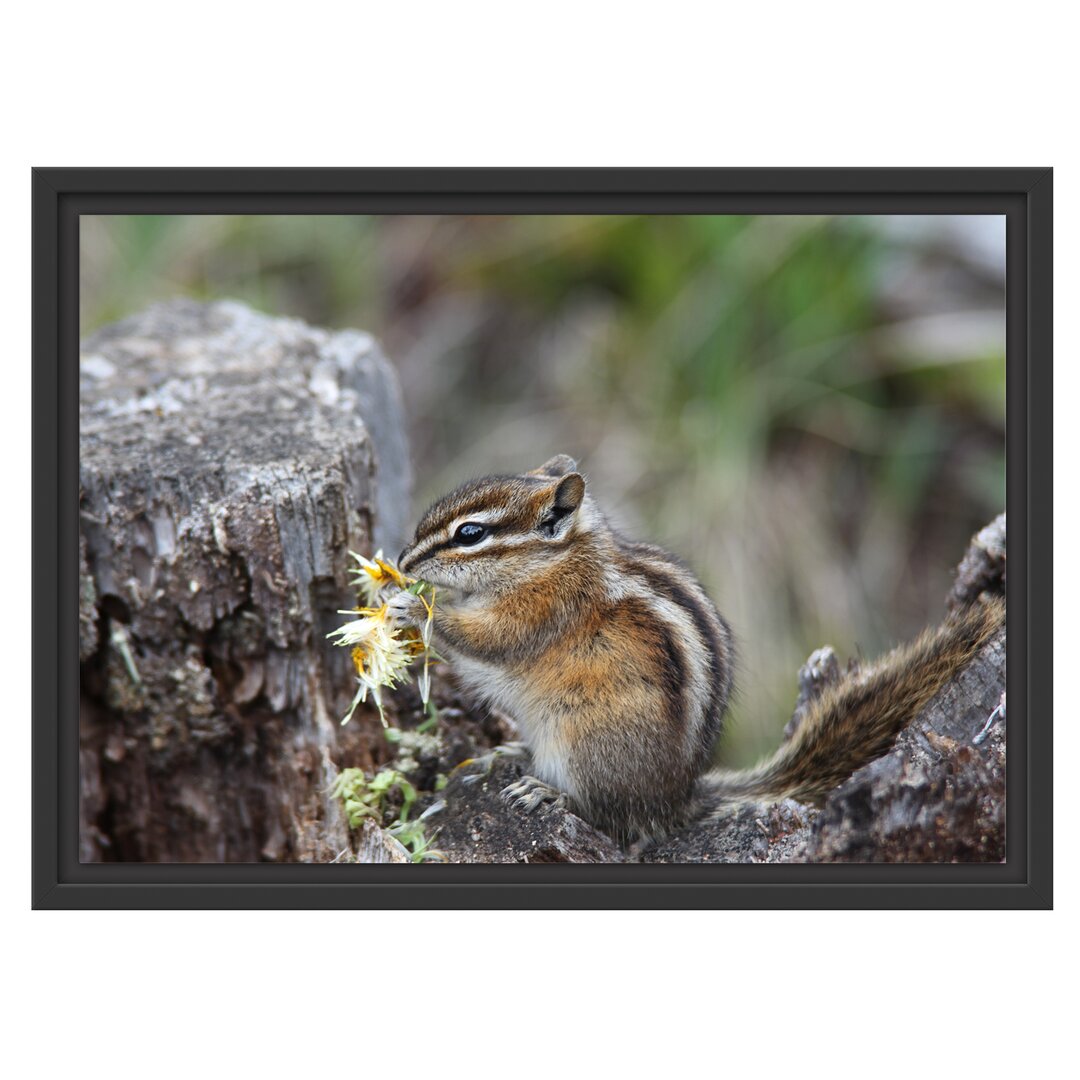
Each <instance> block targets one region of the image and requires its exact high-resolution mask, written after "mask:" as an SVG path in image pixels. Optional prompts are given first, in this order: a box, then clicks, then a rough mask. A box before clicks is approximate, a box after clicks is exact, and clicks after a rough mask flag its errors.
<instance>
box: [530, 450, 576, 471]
mask: <svg viewBox="0 0 1080 1080" xmlns="http://www.w3.org/2000/svg"><path fill="white" fill-rule="evenodd" d="M572 472H577V462H576V461H575V460H574V459H573V458H572V457H570V456H569V455H567V454H556V455H555V456H554V457H553V458H552V459H551V460H550V461H545V462H544V464H543V465H541V466H540V468H539V469H532V470H530V471H529V472H528V473H526V474H525V475H526V476H565V475H566V474H567V473H572Z"/></svg>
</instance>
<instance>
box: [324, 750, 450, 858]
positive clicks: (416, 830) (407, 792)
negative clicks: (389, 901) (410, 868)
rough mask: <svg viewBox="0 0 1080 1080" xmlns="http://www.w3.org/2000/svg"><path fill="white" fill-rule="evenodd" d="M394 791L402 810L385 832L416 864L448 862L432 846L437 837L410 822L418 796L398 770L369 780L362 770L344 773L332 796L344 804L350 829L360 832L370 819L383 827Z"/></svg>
mask: <svg viewBox="0 0 1080 1080" xmlns="http://www.w3.org/2000/svg"><path fill="white" fill-rule="evenodd" d="M395 788H396V789H397V790H398V791H399V792H400V793H401V798H402V803H401V809H400V810H399V811H398V814H397V817H396V818H395V819H394V821H393V822H392V823H391V824H390V825H389V826H388V827H387V830H386V831H387V832H388V833H389V834H390V835H391V836H392V837H393V838H394V839H395V840H397V841H398V843H400V844H401V845H402V846H403V847H405V849H406V850H407V851H408V852H409V854H410V856H411V857H412V861H413V862H414V863H419V862H445V861H446V857H445V856H444V855H443V853H442V852H441V851H437V850H435V849H434V848H433V847H432V846H431V844H432V841H433V840H434V837H433V836H432V837H428V836H427V835H426V833H425V830H424V823H423V821H422V820H420V819H417V820H416V821H409V812H410V811H411V810H412V807H413V804H414V803H415V802H416V798H417V792H416V788H415V787H413V785H412V784H411V783H410V782H409V779H408V778H407V777H406V776H405V774H404V773H402V772H400V771H399V770H398V769H382V770H381V771H380V772H377V773H376V774H375V775H374V776H373V777H372V778H371V779H370V780H369V779H368V778H367V775H366V774H365V773H364V770H363V769H342V771H341V772H340V773H339V774H338V777H337V779H336V780H335V781H334V786H333V788H332V789H331V792H330V793H331V795H332V796H333V797H334V798H336V799H341V800H342V802H343V803H344V804H345V816H346V817H347V818H348V821H349V827H350V828H353V829H357V828H359V827H360V825H361V824H362V823H363V820H364V818H368V817H369V818H372V819H373V820H374V821H375V824H376V825H378V826H380V827H382V823H383V816H384V813H385V804H386V802H387V798H388V796H389V795H390V793H391V792H392V791H393V790H394V789H395Z"/></svg>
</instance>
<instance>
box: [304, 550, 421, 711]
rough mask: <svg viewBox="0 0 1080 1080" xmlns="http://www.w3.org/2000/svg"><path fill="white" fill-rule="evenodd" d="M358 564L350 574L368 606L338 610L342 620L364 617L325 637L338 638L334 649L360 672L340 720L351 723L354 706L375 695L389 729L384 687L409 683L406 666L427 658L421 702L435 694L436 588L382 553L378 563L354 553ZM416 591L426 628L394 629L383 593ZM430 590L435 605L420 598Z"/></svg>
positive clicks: (374, 699)
mask: <svg viewBox="0 0 1080 1080" xmlns="http://www.w3.org/2000/svg"><path fill="white" fill-rule="evenodd" d="M350 554H351V555H352V556H353V558H355V559H356V561H357V562H358V563H359V568H358V569H355V570H352V571H351V573H352V574H353V575H354V577H355V578H356V581H355V584H356V585H357V587H358V588H359V589H360V591H361V592H362V593H363V594H364V597H365V599H366V600H367V604H366V605H365V606H363V607H358V608H355V609H353V610H351V611H339V612H338V614H339V615H359V616H360V618H354V619H351V620H350V621H349V622H347V623H345V624H344V625H342V626H339V627H338V628H337V629H336V630H333V631H331V632H330V633H329V634H327V635H326V636H327V637H328V638H331V639H334V644H335V645H344V646H348V647H351V649H352V661H353V665H354V667H355V668H356V682H357V687H358V688H357V691H356V694H355V696H354V697H353V700H352V704H351V705H350V706H349V711H348V712H347V713H346V714H345V717H344V719H343V720H342V721H341V722H342V723H343V724H347V723H348V722H349V721H350V720H351V719H352V715H353V713H354V712H355V711H356V707H357V706H358V705H359V704H360V703H361V702H363V701H367V698H368V694H370V695H371V697H372V700H373V701H374V702H375V705H376V707H377V708H378V710H379V718H380V719H381V720H382V722H383V726H384V727H385V726H387V725H386V717H385V715H384V714H383V704H382V688H383V687H384V686H388V687H391V688H393V687H395V686H397V684H398V683H399V682H400V681H402V680H407V679H408V678H409V673H408V670H407V669H408V667H409V664H411V663H412V661H413V660H414V659H416V658H417V657H418V656H423V657H424V667H423V671H422V674H421V676H420V684H419V685H420V697H421V700H422V701H423V703H424V705H425V706H426V705H427V703H428V698H429V696H430V693H431V680H430V677H429V674H428V664H429V661H430V654H431V633H432V622H433V620H434V616H435V595H434V589H431V587H430V586H428V585H422V584H418V583H417V581H416V579H415V578H408V577H406V576H405V575H404V574H402V573H401V571H400V570H398V568H397V567H396V566H394V565H392V564H391V563H388V562H387V561H386V560H385V559H384V558H383V557H382V552H381V551H379V552H376V554H375V558H374V560H370V559H365V558H364V557H363V556H362V555H357V554H356V553H355V552H350ZM410 586H417V587H416V588H415V589H414V590H413V591H414V592H416V593H417V594H418V595H419V596H420V600H421V602H422V603H423V605H424V608H425V610H426V611H427V619H426V621H425V623H424V625H423V627H422V628H420V629H419V630H418V629H415V628H413V627H408V628H404V629H402V628H398V627H394V626H391V624H390V623H389V621H388V620H387V605H386V603H385V602H381V600H380V598H381V594H382V593H383V590H385V589H391V588H397V589H404V588H408V587H410ZM426 589H431V594H432V595H431V600H428V599H427V597H425V596H423V595H422V592H423V591H424V590H426Z"/></svg>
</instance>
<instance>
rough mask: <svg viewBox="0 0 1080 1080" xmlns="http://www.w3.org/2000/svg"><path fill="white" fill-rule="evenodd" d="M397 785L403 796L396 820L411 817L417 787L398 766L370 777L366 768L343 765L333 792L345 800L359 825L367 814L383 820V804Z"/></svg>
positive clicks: (351, 817) (351, 821)
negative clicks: (345, 766)
mask: <svg viewBox="0 0 1080 1080" xmlns="http://www.w3.org/2000/svg"><path fill="white" fill-rule="evenodd" d="M394 788H397V789H398V790H399V791H400V792H401V796H402V799H403V802H402V805H401V810H400V812H399V813H398V816H397V820H398V821H401V822H405V821H408V819H409V810H410V809H411V808H412V805H413V803H414V802H416V788H414V787H413V786H412V784H411V783H409V780H408V779H407V778H406V776H405V775H404V773H401V772H398V770H397V769H383V770H382V771H381V772H377V773H376V774H375V776H374V777H372V779H371V780H368V778H367V776H366V775H365V773H364V770H363V769H343V770H342V771H341V772H340V773H339V774H338V778H337V779H336V780H335V781H334V786H333V789H332V790H331V795H333V797H334V798H336V799H341V800H342V801H343V802H344V803H345V814H346V816H347V817H348V819H349V825H350V827H351V828H353V829H356V828H359V827H360V823H361V822H362V821H363V820H364V818H366V817H371V818H374V819H375V823H376V824H377V825H381V824H382V818H383V804H384V803H385V802H386V798H387V796H388V795H389V794H390V792H391V791H392V790H393V789H394Z"/></svg>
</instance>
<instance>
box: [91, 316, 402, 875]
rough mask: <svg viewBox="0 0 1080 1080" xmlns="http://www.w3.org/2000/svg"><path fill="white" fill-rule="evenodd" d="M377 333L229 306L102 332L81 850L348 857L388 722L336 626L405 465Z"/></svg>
mask: <svg viewBox="0 0 1080 1080" xmlns="http://www.w3.org/2000/svg"><path fill="white" fill-rule="evenodd" d="M404 432H405V425H404V418H403V415H402V408H401V399H400V392H399V388H398V385H397V382H396V379H395V376H394V372H393V370H392V368H391V367H390V365H389V364H388V362H387V361H386V359H385V358H384V357H383V355H382V354H381V352H380V351H379V349H378V347H377V345H376V344H375V343H374V341H373V340H372V339H371V338H370V337H369V336H368V335H366V334H362V333H359V332H356V331H344V332H340V333H331V332H328V331H325V330H320V329H315V328H312V327H309V326H306V325H305V324H304V323H301V322H298V321H295V320H291V319H278V318H269V317H266V316H263V315H260V314H258V313H256V312H254V311H252V310H250V309H249V308H246V307H244V306H242V305H240V304H235V303H214V304H199V303H194V302H187V301H182V302H174V303H170V304H165V305H160V306H157V307H154V308H151V309H149V310H148V311H146V312H144V313H142V314H140V315H138V316H136V317H134V318H132V319H129V320H126V321H124V322H121V323H118V324H115V325H113V326H110V327H107V328H105V329H103V330H101V331H99V332H97V333H96V334H94V335H93V336H92V337H90V338H89V339H88V340H86V341H85V342H84V343H83V345H82V352H81V363H80V461H79V474H80V546H79V555H80V606H79V624H80V658H81V660H82V676H81V718H80V789H81V790H80V858H81V859H82V861H84V862H88V861H100V860H140V861H149V862H163V861H167V862H225V861H228V862H237V861H261V860H270V861H330V860H332V859H334V858H335V857H337V856H339V855H340V854H341V853H342V852H343V851H346V850H349V849H350V836H349V830H348V827H347V824H346V822H345V821H344V819H343V817H342V815H341V812H340V810H339V809H338V807H337V805H336V803H335V801H334V800H332V799H331V798H330V796H329V791H328V789H329V786H330V784H331V782H332V780H333V778H334V776H335V775H336V772H337V769H338V768H339V767H341V766H342V765H343V764H348V765H359V766H361V767H366V768H369V769H370V768H374V767H376V766H377V765H378V764H379V763H380V761H381V758H382V756H383V755H384V753H385V750H384V747H383V745H382V744H383V739H382V735H381V731H379V730H378V727H377V725H376V726H375V727H373V726H372V725H368V724H351V725H349V726H348V727H345V728H342V727H341V726H340V725H339V723H338V720H339V718H340V716H341V715H342V714H343V712H344V710H345V709H346V707H347V705H348V701H349V699H350V697H351V694H352V688H353V685H354V684H353V680H352V674H351V664H350V662H349V657H348V654H347V653H346V652H345V650H342V649H336V648H334V647H332V646H330V645H329V644H328V643H327V641H326V639H325V635H326V633H327V632H328V631H329V630H331V629H332V628H333V627H334V626H336V625H337V624H338V623H339V622H340V617H339V616H338V615H337V614H336V611H337V609H338V608H345V607H351V606H352V605H353V604H354V603H355V599H354V595H353V593H352V592H351V591H350V589H349V588H348V579H347V574H346V569H347V567H346V560H347V552H348V550H349V549H352V550H354V551H362V552H368V551H370V550H372V549H373V548H376V547H380V546H382V547H385V548H386V549H387V550H388V551H390V552H393V553H396V552H397V550H398V547H399V546H400V544H401V542H402V539H403V532H404V528H405V524H406V515H407V513H408V494H409V474H408V454H407V446H406V441H405V434H404Z"/></svg>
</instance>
